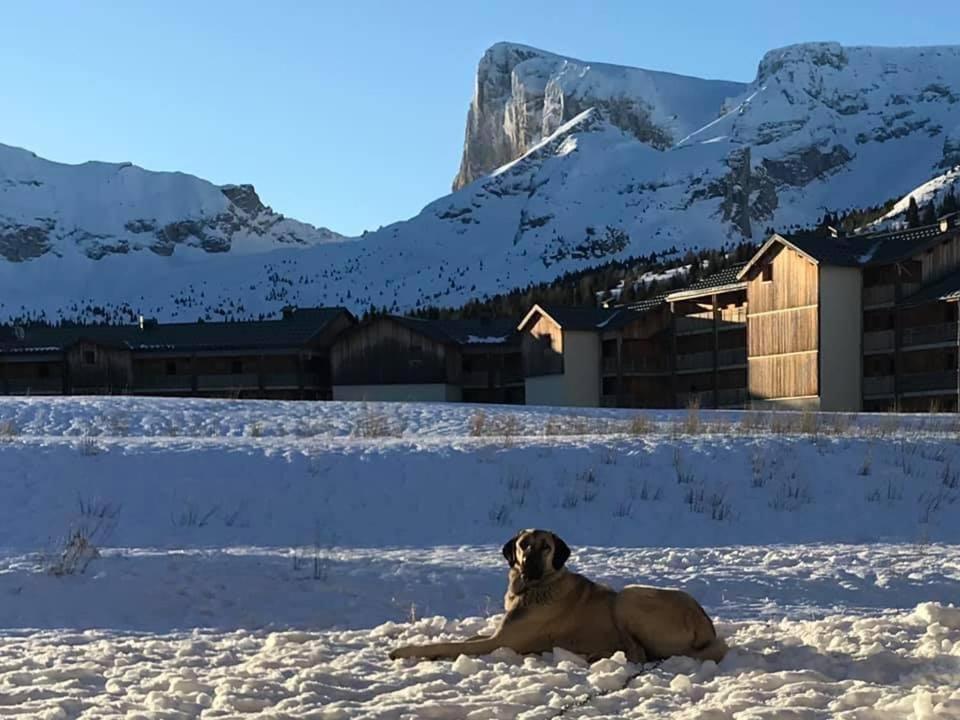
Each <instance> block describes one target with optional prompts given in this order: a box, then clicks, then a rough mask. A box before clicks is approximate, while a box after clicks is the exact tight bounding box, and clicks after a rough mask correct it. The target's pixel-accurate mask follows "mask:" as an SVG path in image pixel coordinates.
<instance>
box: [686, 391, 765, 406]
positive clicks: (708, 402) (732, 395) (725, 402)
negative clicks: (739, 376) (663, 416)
mask: <svg viewBox="0 0 960 720" xmlns="http://www.w3.org/2000/svg"><path fill="white" fill-rule="evenodd" d="M748 397H749V396H748V394H747V389H746V388H723V389H720V390H717V407H720V408H737V407H745V406H746V404H747V399H748ZM693 403H696V404H697V405H698V406H699V407H702V408H712V407H713V390H703V391H701V392H692V393H690V392H688V393H677V407H679V408H685V407H690V405H691V404H693Z"/></svg>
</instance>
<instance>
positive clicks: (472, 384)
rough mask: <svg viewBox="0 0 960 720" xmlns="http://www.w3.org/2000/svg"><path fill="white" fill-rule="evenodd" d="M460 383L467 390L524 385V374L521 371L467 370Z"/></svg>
mask: <svg viewBox="0 0 960 720" xmlns="http://www.w3.org/2000/svg"><path fill="white" fill-rule="evenodd" d="M460 382H461V383H462V385H463V387H465V388H487V387H494V388H498V387H506V386H507V385H522V384H523V373H522V372H520V371H519V370H493V371H490V370H470V371H467V370H465V371H464V372H463V376H462V377H461V380H460Z"/></svg>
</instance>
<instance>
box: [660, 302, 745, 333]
mask: <svg viewBox="0 0 960 720" xmlns="http://www.w3.org/2000/svg"><path fill="white" fill-rule="evenodd" d="M746 325H747V309H746V308H745V307H736V308H726V309H723V310H721V311H720V312H719V313H718V317H717V331H718V332H723V331H725V330H740V329H743V328H744V327H746ZM675 327H676V333H677V335H696V334H698V333H708V332H713V311H712V310H705V311H703V312H699V313H694V314H692V315H678V316H677V318H676V325H675Z"/></svg>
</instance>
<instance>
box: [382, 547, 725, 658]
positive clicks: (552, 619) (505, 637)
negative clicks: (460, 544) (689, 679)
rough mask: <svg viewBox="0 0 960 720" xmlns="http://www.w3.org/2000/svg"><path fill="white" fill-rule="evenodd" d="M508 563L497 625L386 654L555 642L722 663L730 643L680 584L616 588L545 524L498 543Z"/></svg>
mask: <svg viewBox="0 0 960 720" xmlns="http://www.w3.org/2000/svg"><path fill="white" fill-rule="evenodd" d="M503 555H504V557H505V558H506V559H507V562H508V563H509V564H510V571H509V576H508V577H509V580H508V585H507V593H506V596H505V597H504V610H505V611H506V612H505V615H504V617H503V619H502V621H501V622H500V625H499V627H498V628H497V630H496V632H494V633H493V635H490V636H483V635H480V636H477V637H473V638H470V639H468V640H465V641H462V642H448V643H435V644H431V645H409V646H406V647H400V648H396V649H395V650H393V651H392V652H391V653H390V658H391V659H394V660H395V659H398V658H420V659H426V660H439V659H454V658H457V657H459V656H460V655H486V654H488V653H490V652H493V651H494V650H496V649H497V648H510V649H511V650H513V651H515V652H517V653H520V654H521V655H526V654H532V653H543V652H549V651H552V650H553V649H554V648H555V647H559V648H563V649H564V650H569V651H570V652H573V653H576V654H578V655H582V656H584V657H585V658H587V660H588V661H590V662H593V661H595V660H599V659H600V658H604V657H609V656H611V655H613V654H614V653H616V652H617V651H623V653H624V654H625V655H626V657H627V659H628V660H630V661H631V662H634V663H643V662H649V661H653V660H663V659H666V658H669V657H673V656H675V655H684V656H687V657H692V658H696V659H698V660H713V661H714V662H720V661H721V660H722V659H723V657H724V655H726V652H727V649H728V648H727V644H726V643H725V642H724V641H723V639H722V638H720V637H718V636H717V631H716V629H715V628H714V626H713V621H711V620H710V617H709V616H708V615H707V613H706V612H705V611H704V609H703V608H702V607H701V606H700V603H698V602H697V601H696V600H695V599H694V598H693V597H692V596H690V595H689V594H687V593H685V592H683V591H682V590H669V589H660V588H654V587H645V586H641V585H628V586H627V587H625V588H624V589H623V590H621V591H620V592H617V591H615V590H613V589H611V588H609V587H606V586H604V585H600V584H598V583H595V582H593V581H591V580H589V579H587V578H585V577H584V576H583V575H578V574H577V573H572V572H569V571H568V570H566V569H565V568H564V564H565V563H566V562H567V558H569V557H570V548H569V547H567V544H566V543H565V542H564V541H563V540H561V539H560V538H559V537H557V536H556V535H555V534H554V533H552V532H550V531H548V530H522V531H521V532H519V533H517V535H515V536H514V537H512V538H511V539H510V540H508V541H507V543H506V544H505V545H504V546H503Z"/></svg>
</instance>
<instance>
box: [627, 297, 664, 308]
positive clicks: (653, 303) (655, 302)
mask: <svg viewBox="0 0 960 720" xmlns="http://www.w3.org/2000/svg"><path fill="white" fill-rule="evenodd" d="M666 301H667V293H663V294H661V295H656V296H654V297H652V298H647V299H646V300H640V301H638V302H635V303H630V304H629V305H627V309H628V310H632V311H634V312H646V311H647V310H653V308H655V307H659V306H660V305H663V303H665V302H666Z"/></svg>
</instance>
